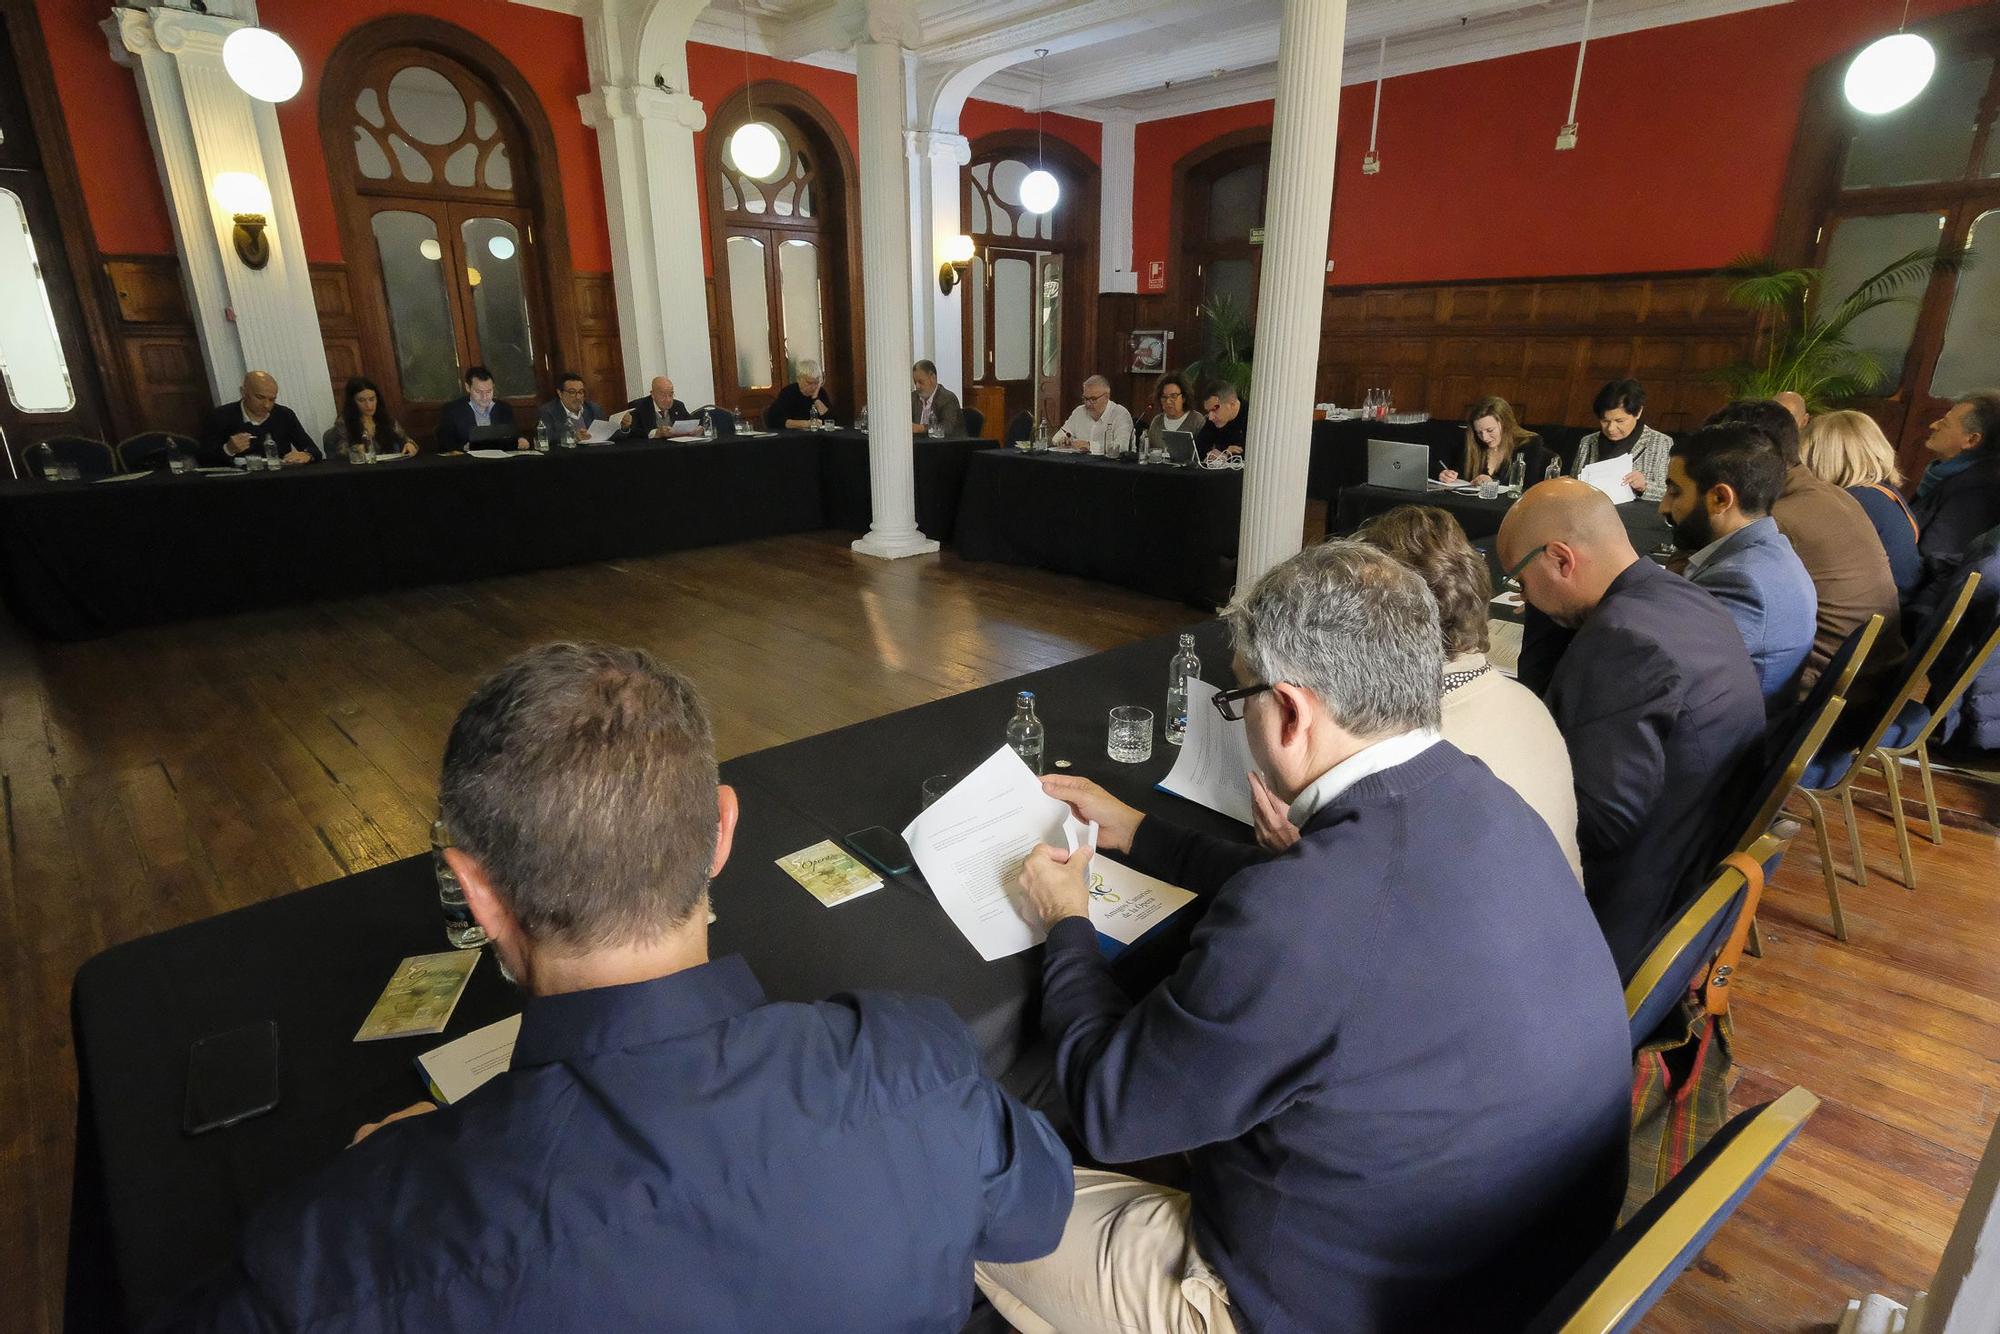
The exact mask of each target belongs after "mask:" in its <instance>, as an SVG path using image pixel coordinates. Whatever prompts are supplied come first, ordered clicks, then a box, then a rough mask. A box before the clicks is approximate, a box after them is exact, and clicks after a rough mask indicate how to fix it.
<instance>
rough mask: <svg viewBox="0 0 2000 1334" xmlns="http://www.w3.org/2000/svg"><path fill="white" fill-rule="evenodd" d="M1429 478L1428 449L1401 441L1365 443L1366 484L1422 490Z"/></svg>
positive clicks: (1429, 453) (1429, 458)
mask: <svg viewBox="0 0 2000 1334" xmlns="http://www.w3.org/2000/svg"><path fill="white" fill-rule="evenodd" d="M1430 479H1431V451H1430V449H1429V447H1428V446H1425V445H1412V444H1409V443H1407V442H1406V441H1402V440H1370V441H1369V442H1368V485H1370V486H1386V487H1388V488H1389V489H1390V490H1392V491H1422V490H1423V489H1424V484H1425V483H1426V482H1428V481H1430Z"/></svg>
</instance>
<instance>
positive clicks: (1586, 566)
mask: <svg viewBox="0 0 2000 1334" xmlns="http://www.w3.org/2000/svg"><path fill="white" fill-rule="evenodd" d="M1871 536H1872V535H1871ZM1499 556H1500V559H1501V561H1502V562H1503V564H1504V565H1505V567H1506V568H1507V569H1508V570H1510V571H1511V572H1512V573H1513V576H1514V577H1515V578H1517V579H1519V580H1520V581H1521V592H1522V595H1523V596H1524V597H1525V598H1526V599H1527V600H1528V602H1529V603H1530V604H1531V605H1532V606H1534V607H1535V608H1536V609H1537V610H1538V611H1540V612H1542V613H1544V614H1546V615H1547V616H1548V617H1550V618H1551V619H1553V620H1554V621H1555V622H1556V623H1557V624H1558V625H1560V626H1563V627H1566V628H1567V629H1569V630H1571V631H1573V632H1574V635H1573V637H1572V638H1571V639H1570V640H1569V642H1568V646H1567V647H1565V648H1563V649H1562V650H1561V658H1560V659H1559V660H1558V661H1557V662H1556V664H1555V666H1554V669H1553V672H1552V674H1551V675H1550V677H1549V678H1548V687H1547V689H1546V690H1544V691H1543V692H1542V698H1543V700H1544V702H1546V703H1547V704H1548V706H1549V712H1550V713H1551V714H1553V715H1554V716H1555V720H1556V726H1557V727H1559V728H1561V729H1562V734H1563V740H1565V741H1567V742H1568V743H1569V758H1570V769H1571V773H1572V774H1573V776H1574V778H1575V780H1576V814H1577V825H1576V841H1577V846H1578V848H1579V849H1580V850H1581V851H1582V853H1583V890H1584V893H1585V895H1586V896H1587V897H1588V898H1589V899H1590V906H1591V909H1592V910H1593V911H1594V912H1596V914H1597V920H1598V922H1599V923H1600V924H1601V925H1602V926H1603V928H1604V936H1605V939H1606V940H1607V941H1609V942H1610V945H1611V956H1612V958H1613V959H1615V960H1617V963H1618V971H1619V975H1620V976H1621V977H1629V976H1630V975H1631V974H1632V972H1633V971H1634V970H1635V969H1636V968H1637V967H1638V965H1639V963H1640V962H1641V961H1642V960H1643V959H1644V958H1645V954H1646V950H1647V949H1648V948H1649V947H1650V945H1651V944H1652V941H1653V938H1654V937H1655V936H1656V935H1658V934H1659V931H1660V929H1661V928H1662V927H1664V926H1665V925H1666V923H1667V921H1668V919H1669V918H1670V917H1671V916H1672V915H1673V912H1674V910H1675V909H1676V908H1677V907H1679V906H1680V904H1681V903H1682V902H1683V900H1684V899H1685V898H1686V897H1687V895H1688V894H1689V893H1691V892H1692V891H1693V888H1694V887H1695V885H1696V884H1698V883H1699V881H1700V878H1701V877H1702V876H1704V875H1705V874H1707V872H1708V871H1709V869H1710V868H1711V867H1712V866H1713V865H1714V864H1715V862H1716V860H1717V859H1718V858H1720V857H1721V856H1722V855H1723V854H1725V853H1727V852H1729V851H1730V849H1728V848H1726V847H1719V846H1718V844H1717V840H1718V839H1721V838H1727V837H1728V836H1729V834H1728V829H1727V825H1728V824H1729V823H1730V822H1731V821H1733V820H1736V819H1739V818H1741V813H1740V812H1739V811H1738V810H1736V809H1735V805H1734V802H1733V797H1734V795H1735V788H1736V787H1737V785H1738V784H1739V783H1740V782H1741V780H1742V777H1743V774H1744V770H1745V767H1746V763H1747V764H1748V765H1749V767H1751V768H1756V767H1760V766H1761V764H1762V745H1763V739H1764V695H1763V691H1762V690H1761V689H1760V688H1759V686H1758V684H1757V669H1756V667H1754V666H1753V665H1752V664H1751V662H1750V653H1749V650H1748V649H1747V648H1745V647H1744V643H1743V636H1742V635H1741V634H1740V633H1738V632H1737V629H1736V623H1735V622H1734V621H1733V620H1731V619H1730V616H1729V612H1728V611H1727V610H1726V609H1725V608H1724V607H1723V605H1722V604H1721V603H1720V602H1718V601H1717V600H1716V599H1715V598H1713V597H1711V596H1709V594H1708V593H1707V591H1705V590H1704V589H1701V588H1698V587H1696V586H1695V585H1694V584H1691V583H1689V582H1688V581H1687V580H1685V579H1677V578H1675V577H1674V576H1673V575H1671V574H1668V573H1667V572H1666V571H1665V570H1663V569H1661V568H1660V567H1659V566H1657V565H1655V564H1653V562H1651V561H1649V560H1641V559H1640V558H1639V554H1638V553H1637V552H1636V551H1634V550H1633V549H1632V539H1631V537H1630V536H1629V535H1628V534H1627V532H1626V530H1625V525H1624V523H1623V522H1621V521H1620V519H1619V518H1618V514H1617V511H1615V510H1614V509H1613V508H1612V507H1611V501H1610V500H1609V499H1608V498H1607V497H1606V496H1605V495H1604V494H1603V493H1602V492H1600V491H1598V490H1596V489H1595V488H1593V487H1590V486H1587V485H1585V484H1584V483H1582V482H1579V481H1577V480H1576V479H1575V478H1560V479H1558V480H1556V481H1552V482H1543V483H1542V484H1541V485H1540V486H1537V487H1534V488H1532V489H1531V490H1529V492H1528V494H1527V495H1525V496H1523V497H1522V498H1521V501H1520V503H1519V504H1517V505H1516V506H1514V508H1513V509H1512V510H1510V511H1509V512H1508V514H1507V518H1506V521H1505V522H1504V523H1502V524H1501V525H1500V539H1499ZM1523 656H1524V658H1525V656H1526V654H1525V651H1524V655H1523ZM1526 673H1527V667H1526V665H1525V664H1524V666H1523V675H1524V676H1525V675H1526Z"/></svg>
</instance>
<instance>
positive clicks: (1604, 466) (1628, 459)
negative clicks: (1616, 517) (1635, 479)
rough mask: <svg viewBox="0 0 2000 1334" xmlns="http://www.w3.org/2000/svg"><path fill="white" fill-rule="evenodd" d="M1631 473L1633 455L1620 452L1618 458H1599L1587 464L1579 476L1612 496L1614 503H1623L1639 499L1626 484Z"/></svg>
mask: <svg viewBox="0 0 2000 1334" xmlns="http://www.w3.org/2000/svg"><path fill="white" fill-rule="evenodd" d="M1631 475H1632V456H1631V455H1630V454H1620V455H1619V456H1618V457H1617V458H1612V459H1599V460H1598V461H1597V462H1596V463H1592V464H1589V465H1587V466H1585V468H1584V470H1583V471H1582V472H1580V473H1578V474H1577V477H1578V478H1579V479H1581V480H1582V481H1584V482H1586V483H1588V484H1589V485H1591V486H1594V487H1596V488H1597V489H1598V490H1599V491H1602V492H1603V493H1604V494H1605V495H1607V496H1610V497H1611V503H1612V504H1614V505H1623V504H1626V503H1628V502H1630V501H1633V500H1636V499H1638V497H1636V496H1634V495H1633V494H1632V488H1631V487H1629V486H1627V485H1625V479H1626V478H1627V477H1630V476H1631Z"/></svg>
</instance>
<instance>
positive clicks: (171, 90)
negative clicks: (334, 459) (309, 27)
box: [103, 8, 334, 436]
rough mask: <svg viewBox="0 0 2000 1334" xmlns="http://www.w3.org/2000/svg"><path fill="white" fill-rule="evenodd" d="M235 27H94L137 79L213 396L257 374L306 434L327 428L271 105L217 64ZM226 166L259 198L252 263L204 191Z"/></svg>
mask: <svg viewBox="0 0 2000 1334" xmlns="http://www.w3.org/2000/svg"><path fill="white" fill-rule="evenodd" d="M242 26H244V25H243V23H242V22H241V21H239V20H235V19H228V18H221V17H217V16H214V15H207V14H194V13H190V12H188V11H186V10H178V9H164V8H162V9H123V8H120V9H114V10H113V11H112V13H111V17H109V18H107V19H105V20H104V23H103V28H104V32H105V35H106V36H107V37H108V38H109V39H110V42H111V57H112V59H114V60H116V61H118V62H119V63H120V64H123V65H127V66H129V67H131V69H132V70H133V73H134V75H135V76H136V78H137V80H138V84H139V105H140V106H141V108H142V109H143V110H144V111H145V114H146V129H147V132H148V134H149V136H150V137H151V139H152V141H153V156H154V159H155V160H156V161H157V162H158V163H159V167H160V179H161V181H162V182H163V183H164V185H165V186H166V194H167V206H168V209H169V211H170V212H171V213H172V214H173V222H174V239H175V242H176V245H177V248H178V249H179V251H180V259H181V276H182V278H183V280H184V282H185V283H186V286H187V291H188V297H189V300H190V302H191V303H192V305H193V308H194V320H195V331H196V333H197V335H198V337H199V338H200V340H201V348H202V356H203V359H204V360H205V361H206V363H207V366H208V379H209V388H210V390H211V391H212V393H213V394H214V397H215V401H216V402H218V403H221V402H225V401H227V400H229V399H233V398H235V397H236V395H237V393H238V392H239V391H240V389H241V386H242V382H243V374H244V372H245V371H247V370H261V371H268V372H270V373H271V374H272V375H273V376H275V377H277V380H278V387H279V395H280V397H281V399H282V400H283V401H284V402H285V403H286V404H287V405H288V406H290V407H291V408H292V410H293V411H295V412H297V413H298V415H299V419H300V420H301V421H302V422H303V423H304V424H305V426H306V429H307V430H309V431H311V432H312V433H313V434H314V435H315V436H317V435H318V434H319V433H320V431H321V430H323V429H325V428H326V427H327V426H330V425H331V424H332V423H333V418H334V406H333V383H332V376H331V373H330V372H329V371H328V370H327V364H326V344H325V343H324V342H323V341H322V340H321V337H320V331H319V311H318V307H317V306H316V305H315V304H314V302H313V294H312V274H311V272H310V271H309V270H308V269H307V267H306V253H305V244H304V242H303V241H302V240H301V238H300V235H299V226H298V209H297V207H296V206H295V205H294V204H293V201H292V176H291V171H290V169H289V168H288V167H287V165H286V162H285V144H284V140H283V139H282V138H281V137H280V135H279V133H278V114H277V110H276V109H275V108H274V107H273V106H272V105H271V104H270V103H268V102H260V101H257V100H256V99H254V98H252V97H251V96H249V94H247V93H245V92H244V91H243V90H242V89H240V88H238V87H237V86H236V83H235V81H234V80H233V79H231V78H230V77H229V73H228V71H227V70H225V69H224V68H223V66H222V43H223V40H224V39H225V38H226V37H228V36H229V34H230V33H232V32H234V31H235V30H236V29H237V28H240V27H242ZM238 171H240V172H247V173H249V174H250V175H252V176H255V177H256V178H257V179H258V180H260V181H262V182H263V183H264V186H265V188H266V189H268V190H269V191H270V194H271V211H270V214H269V216H268V218H267V220H266V227H265V230H264V236H265V238H266V239H267V240H268V241H269V243H270V250H271V257H270V261H269V262H268V263H267V264H266V265H265V266H264V267H263V268H262V269H252V268H250V267H248V266H247V265H245V264H244V263H243V261H242V259H241V258H239V257H238V256H237V254H236V246H235V242H234V240H233V235H234V233H235V230H236V222H235V218H234V216H233V215H232V214H231V213H229V212H228V211H227V210H225V209H224V208H223V207H222V205H221V204H219V203H217V202H216V199H215V194H214V190H213V189H212V186H213V184H214V182H215V178H216V177H217V176H219V175H221V174H222V173H223V172H238Z"/></svg>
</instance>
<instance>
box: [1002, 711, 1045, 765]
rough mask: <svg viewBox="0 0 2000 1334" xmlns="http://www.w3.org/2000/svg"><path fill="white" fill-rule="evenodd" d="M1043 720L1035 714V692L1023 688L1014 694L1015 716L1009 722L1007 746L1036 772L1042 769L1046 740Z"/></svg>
mask: <svg viewBox="0 0 2000 1334" xmlns="http://www.w3.org/2000/svg"><path fill="white" fill-rule="evenodd" d="M1046 736H1047V734H1046V732H1045V730H1044V729H1043V727H1042V720H1041V719H1039V718H1037V717H1036V716H1035V692H1034V691H1032V690H1023V691H1022V692H1021V693H1020V694H1018V695H1016V696H1014V717H1013V719H1012V720H1011V721H1009V722H1008V724H1007V748H1008V749H1009V750H1012V751H1013V752H1014V753H1015V754H1016V755H1019V756H1020V757H1021V762H1022V763H1023V764H1025V765H1027V766H1028V767H1029V768H1030V769H1032V770H1034V771H1035V772H1036V773H1040V772H1041V771H1042V751H1043V748H1044V743H1045V741H1046Z"/></svg>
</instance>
